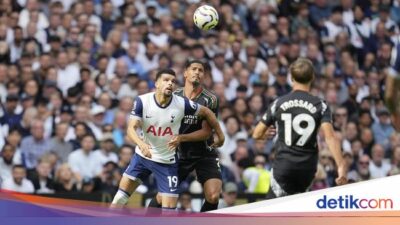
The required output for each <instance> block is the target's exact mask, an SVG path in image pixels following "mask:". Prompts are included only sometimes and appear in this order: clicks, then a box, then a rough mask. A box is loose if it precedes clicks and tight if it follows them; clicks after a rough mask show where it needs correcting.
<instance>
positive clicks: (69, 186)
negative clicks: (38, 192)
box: [54, 163, 82, 193]
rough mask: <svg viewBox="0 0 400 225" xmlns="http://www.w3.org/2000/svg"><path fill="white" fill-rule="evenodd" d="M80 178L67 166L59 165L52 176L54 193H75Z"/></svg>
mask: <svg viewBox="0 0 400 225" xmlns="http://www.w3.org/2000/svg"><path fill="white" fill-rule="evenodd" d="M81 180H82V178H81V177H80V176H79V175H77V174H74V173H73V172H72V169H71V167H70V166H69V165H68V164H67V163H64V164H61V165H60V166H59V167H58V169H57V171H56V174H55V176H54V181H55V183H54V190H55V191H56V193H63V192H77V191H78V190H79V189H80V185H81Z"/></svg>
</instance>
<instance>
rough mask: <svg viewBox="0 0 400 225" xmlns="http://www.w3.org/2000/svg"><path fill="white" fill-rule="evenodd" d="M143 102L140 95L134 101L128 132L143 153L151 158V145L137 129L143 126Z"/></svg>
mask: <svg viewBox="0 0 400 225" xmlns="http://www.w3.org/2000/svg"><path fill="white" fill-rule="evenodd" d="M142 118H143V103H142V100H141V99H140V97H137V98H136V99H135V101H134V103H133V109H132V111H131V115H130V117H129V120H128V127H127V129H126V133H127V136H128V138H129V139H130V140H131V141H133V143H135V144H136V145H137V146H138V147H139V149H140V150H141V151H142V153H143V155H144V156H146V157H148V158H151V152H150V149H151V146H150V145H149V144H147V143H146V142H144V141H143V140H142V139H141V138H140V136H139V135H138V134H137V132H136V130H137V129H139V128H142Z"/></svg>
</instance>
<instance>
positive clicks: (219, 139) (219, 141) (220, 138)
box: [210, 134, 225, 148]
mask: <svg viewBox="0 0 400 225" xmlns="http://www.w3.org/2000/svg"><path fill="white" fill-rule="evenodd" d="M224 142H225V136H224V134H222V135H214V140H213V144H212V145H211V146H210V147H211V148H219V147H221V146H222V145H223V144H224Z"/></svg>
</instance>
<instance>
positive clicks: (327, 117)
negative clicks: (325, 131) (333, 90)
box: [321, 101, 332, 124]
mask: <svg viewBox="0 0 400 225" xmlns="http://www.w3.org/2000/svg"><path fill="white" fill-rule="evenodd" d="M321 113H322V119H321V124H322V123H332V112H331V109H330V108H329V106H328V104H326V102H325V101H322V111H321Z"/></svg>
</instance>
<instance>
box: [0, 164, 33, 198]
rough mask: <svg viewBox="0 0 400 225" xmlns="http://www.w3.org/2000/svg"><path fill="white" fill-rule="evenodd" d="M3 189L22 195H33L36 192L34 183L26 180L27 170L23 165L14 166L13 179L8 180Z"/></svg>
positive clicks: (3, 184)
mask: <svg viewBox="0 0 400 225" xmlns="http://www.w3.org/2000/svg"><path fill="white" fill-rule="evenodd" d="M1 188H2V189H3V190H7V191H15V192H21V193H33V192H34V191H35V189H34V187H33V184H32V182H31V181H30V180H28V179H26V169H25V167H23V166H22V165H14V166H13V169H12V178H9V179H6V180H5V181H4V182H3V183H2V186H1Z"/></svg>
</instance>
